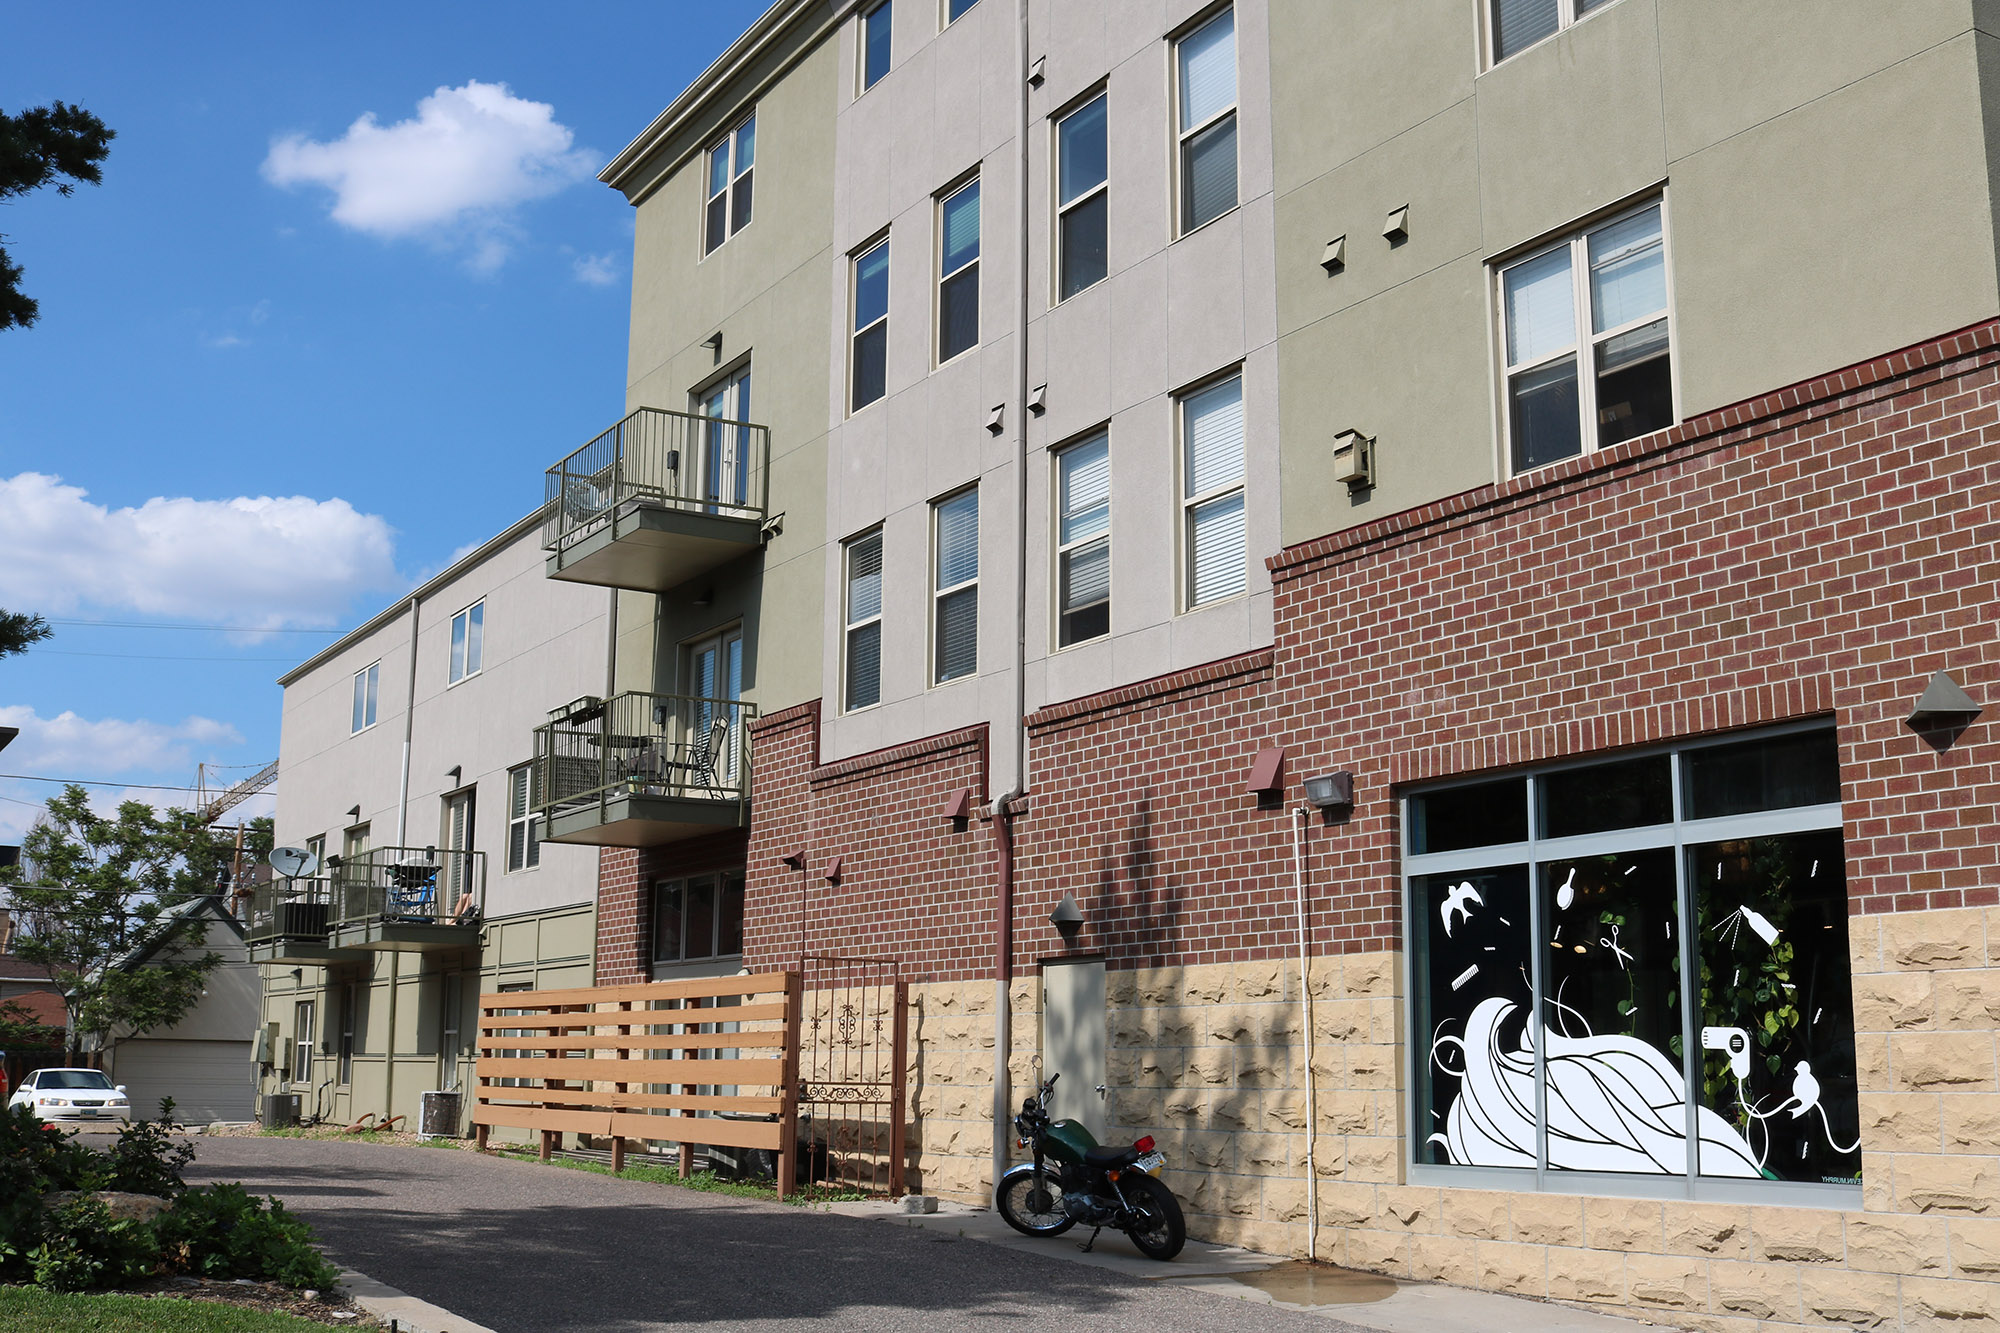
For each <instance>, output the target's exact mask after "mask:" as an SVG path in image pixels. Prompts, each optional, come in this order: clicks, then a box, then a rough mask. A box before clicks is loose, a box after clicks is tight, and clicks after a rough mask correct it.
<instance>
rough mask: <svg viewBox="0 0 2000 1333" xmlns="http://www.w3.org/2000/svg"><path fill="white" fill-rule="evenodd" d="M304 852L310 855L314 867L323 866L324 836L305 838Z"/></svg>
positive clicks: (315, 835) (317, 834) (316, 835)
mask: <svg viewBox="0 0 2000 1333" xmlns="http://www.w3.org/2000/svg"><path fill="white" fill-rule="evenodd" d="M306 851H308V852H310V853H311V854H312V859H313V864H314V865H316V866H324V865H325V864H326V834H324V833H315V834H313V835H312V836H311V837H310V838H307V839H306ZM313 873H314V874H318V873H320V872H319V871H317V870H315V871H314V872H313Z"/></svg>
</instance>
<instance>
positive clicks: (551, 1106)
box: [472, 972, 800, 1199]
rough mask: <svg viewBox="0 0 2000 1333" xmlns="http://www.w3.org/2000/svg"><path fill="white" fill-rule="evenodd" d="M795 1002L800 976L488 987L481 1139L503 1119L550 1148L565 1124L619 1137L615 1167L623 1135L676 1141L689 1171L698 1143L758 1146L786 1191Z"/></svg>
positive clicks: (791, 1161) (568, 1130) (793, 1155)
mask: <svg viewBox="0 0 2000 1333" xmlns="http://www.w3.org/2000/svg"><path fill="white" fill-rule="evenodd" d="M799 1001H800V983H799V974H798V973H796V972H765V973H760V974H758V975H755V976H747V977H715V978H710V979H706V980H701V981H657V982H650V983H646V984H643V985H634V986H599V987H593V988H589V989H580V990H559V991H489V992H486V993H484V994H482V995H481V996H480V997H479V1065H478V1084H479V1087H478V1100H477V1102H476V1103H475V1105H474V1107H473V1111H472V1123H473V1125H474V1127H475V1133H476V1136H477V1138H478V1143H479V1147H480V1148H482V1149H484V1148H485V1147H486V1139H487V1131H488V1130H489V1129H491V1128H492V1127H495V1126H504V1127H507V1128H512V1129H526V1130H533V1131H538V1132H539V1133H540V1135H541V1151H542V1156H543V1157H544V1158H547V1157H548V1156H549V1154H550V1152H551V1151H553V1150H556V1149H558V1148H560V1146H561V1142H562V1136H563V1135H564V1134H588V1135H591V1136H593V1137H595V1138H609V1139H610V1140H611V1168H612V1170H614V1171H619V1170H623V1169H624V1165H625V1145H626V1143H627V1141H628V1140H638V1141H640V1142H647V1141H652V1142H671V1143H678V1144H680V1145H681V1171H682V1174H686V1173H687V1171H688V1169H689V1167H690V1165H691V1164H692V1162H693V1158H694V1145H696V1144H706V1145H713V1146H719V1147H734V1148H747V1149H751V1150H763V1151H768V1152H773V1153H775V1154H776V1156H777V1163H776V1169H777V1185H778V1197H779V1198H781V1199H782V1198H784V1197H785V1196H786V1195H788V1194H791V1193H792V1192H793V1191H794V1190H796V1188H797V1186H798V1150H797V1139H798V1086H799V1077H798V1073H799V1010H800V1002H799ZM725 1028H727V1029H728V1030H727V1031H724V1030H723V1029H725ZM704 1089H707V1091H704ZM719 1089H731V1090H732V1091H730V1092H727V1093H725V1092H721V1091H719ZM747 1090H756V1091H755V1094H754V1095H746V1091H747ZM663 1112H672V1113H673V1114H662V1113H663ZM703 1112H705V1113H706V1114H698V1113H703ZM728 1112H734V1113H739V1114H741V1115H746V1116H753V1117H771V1118H769V1119H764V1118H757V1119H738V1118H724V1115H723V1113H728Z"/></svg>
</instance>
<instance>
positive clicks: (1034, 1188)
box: [994, 1167, 1076, 1236]
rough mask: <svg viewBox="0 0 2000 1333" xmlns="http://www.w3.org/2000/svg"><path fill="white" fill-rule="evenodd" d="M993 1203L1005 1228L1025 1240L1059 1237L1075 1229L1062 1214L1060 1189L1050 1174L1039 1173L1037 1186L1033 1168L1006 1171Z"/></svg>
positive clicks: (1074, 1223)
mask: <svg viewBox="0 0 2000 1333" xmlns="http://www.w3.org/2000/svg"><path fill="white" fill-rule="evenodd" d="M994 1203H995V1204H996V1205H998V1207H999V1209H1000V1216H1002V1217H1004V1218H1006V1219H1007V1225H1008V1226H1010V1227H1012V1228H1014V1230H1016V1231H1018V1232H1020V1233H1021V1234H1022V1235H1024V1236H1060V1235H1062V1233H1063V1232H1065V1231H1068V1230H1069V1229H1070V1228H1071V1227H1073V1226H1075V1225H1076V1220H1075V1219H1074V1218H1072V1217H1071V1216H1070V1215H1069V1214H1068V1213H1066V1212H1064V1211H1063V1206H1062V1186H1061V1185H1060V1184H1058V1183H1057V1181H1056V1176H1055V1172H1053V1171H1044V1172H1042V1178H1041V1180H1040V1182H1039V1183H1038V1182H1037V1181H1036V1180H1035V1171H1034V1168H1033V1167H1025V1168H1021V1169H1017V1170H1014V1171H1009V1172H1008V1173H1007V1174H1006V1175H1004V1176H1002V1177H1001V1178H1000V1188H999V1190H998V1191H996V1192H995V1194H994Z"/></svg>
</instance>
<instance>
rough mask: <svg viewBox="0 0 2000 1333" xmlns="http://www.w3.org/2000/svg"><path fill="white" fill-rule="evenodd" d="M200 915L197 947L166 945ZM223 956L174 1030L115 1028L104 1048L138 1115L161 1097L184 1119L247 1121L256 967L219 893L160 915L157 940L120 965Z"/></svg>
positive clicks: (148, 1113) (152, 1110)
mask: <svg viewBox="0 0 2000 1333" xmlns="http://www.w3.org/2000/svg"><path fill="white" fill-rule="evenodd" d="M190 919H196V920H200V921H202V922H203V923H204V924H205V926H206V929H205V930H204V931H203V938H202V942H201V943H200V944H199V945H189V944H163V943H161V941H162V940H164V939H165V938H166V937H167V936H168V935H170V934H172V933H173V929H174V927H175V926H177V925H179V924H181V923H182V922H185V921H188V920H190ZM204 953H215V954H219V955H220V956H221V958H222V962H221V963H220V964H218V965H217V966H216V968H215V970H214V971H213V972H210V973H209V974H208V984H207V985H206V986H205V987H204V988H203V989H202V994H201V998H200V1000H198V1001H197V1002H196V1003H195V1005H194V1007H193V1008H192V1009H190V1010H188V1012H187V1013H186V1014H185V1015H183V1016H182V1018H181V1021H180V1022H178V1023H176V1024H174V1025H173V1026H172V1027H170V1028H158V1029H154V1030H152V1031H149V1032H144V1033H141V1034H139V1035H137V1036H133V1035H131V1034H130V1033H129V1031H113V1033H112V1034H111V1036H110V1038H109V1039H108V1040H107V1041H106V1042H105V1043H104V1047H103V1057H104V1059H103V1068H104V1071H105V1072H106V1073H107V1074H109V1075H110V1076H111V1081H112V1082H114V1083H122V1084H124V1085H125V1090H126V1095H127V1096H129V1097H130V1098H131V1099H132V1112H133V1115H134V1117H135V1118H140V1119H146V1118H151V1117H153V1116H157V1115H158V1114H159V1113H160V1099H161V1098H163V1097H171V1098H173V1100H174V1118H175V1119H176V1120H179V1121H181V1122H183V1123H186V1124H207V1123H209V1122H211V1121H215V1120H248V1119H250V1118H251V1113H252V1109H253V1108H252V1101H253V1098H254V1096H255V1094H256V1067H255V1066H254V1065H253V1064H252V1058H253V1056H254V1054H255V1051H254V1047H253V1041H254V1037H255V1033H256V1029H257V1008H258V1005H257V991H258V986H257V969H256V968H255V967H253V966H252V965H251V963H250V951H249V949H248V947H247V946H245V944H244V942H243V927H242V925H241V924H240V923H238V921H237V920H236V918H235V917H233V916H231V915H230V914H229V912H228V910H227V909H226V908H225V907H224V906H223V904H222V900H221V899H220V898H216V897H203V898H195V899H193V900H191V901H189V902H187V903H184V904H182V905H181V906H180V907H177V908H175V909H173V910H172V911H170V912H168V913H166V914H165V915H163V916H162V917H161V918H160V924H159V928H158V930H157V931H156V932H155V933H154V937H153V942H152V943H150V944H144V945H141V946H140V947H139V948H137V949H134V950H133V951H132V952H131V953H129V954H127V955H126V956H125V957H124V959H123V960H121V961H120V962H118V963H117V964H116V965H115V966H117V967H119V968H122V969H125V970H127V971H131V970H135V969H137V968H141V967H147V966H151V965H154V964H157V963H161V962H166V961H170V960H172V959H175V958H182V957H188V958H199V957H200V956H201V955H202V954H204Z"/></svg>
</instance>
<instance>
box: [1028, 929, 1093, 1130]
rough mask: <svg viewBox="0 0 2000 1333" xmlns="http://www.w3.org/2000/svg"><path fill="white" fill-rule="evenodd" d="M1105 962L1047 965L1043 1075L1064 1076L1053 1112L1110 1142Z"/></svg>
mask: <svg viewBox="0 0 2000 1333" xmlns="http://www.w3.org/2000/svg"><path fill="white" fill-rule="evenodd" d="M1105 1034H1106V1025H1105V1021H1104V960H1103V959H1102V958H1079V959H1076V960H1075V961H1064V962H1051V963H1043V964H1042V1077H1043V1078H1047V1077H1048V1076H1049V1075H1050V1074H1061V1075H1062V1078H1060V1079H1059V1080H1057V1082H1056V1090H1055V1095H1054V1097H1053V1098H1052V1099H1051V1101H1050V1104H1049V1113H1050V1114H1051V1115H1053V1116H1054V1117H1055V1118H1056V1119H1058V1120H1081V1121H1082V1122H1083V1123H1084V1124H1086V1125H1088V1126H1089V1127H1090V1132H1091V1133H1092V1134H1095V1135H1096V1136H1097V1137H1098V1139H1099V1140H1102V1139H1103V1138H1104V1126H1105V1120H1106V1118H1107V1117H1106V1113H1105V1108H1106V1097H1105V1094H1103V1093H1100V1092H1098V1088H1099V1087H1101V1086H1103V1083H1104V1077H1105V1072H1104V1071H1105V1066H1104V1048H1105V1044H1106V1042H1105Z"/></svg>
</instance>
